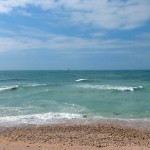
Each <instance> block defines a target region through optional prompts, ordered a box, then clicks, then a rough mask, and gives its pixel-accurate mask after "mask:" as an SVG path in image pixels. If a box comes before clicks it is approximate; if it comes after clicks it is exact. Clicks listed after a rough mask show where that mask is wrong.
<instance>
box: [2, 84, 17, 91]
mask: <svg viewBox="0 0 150 150" xmlns="http://www.w3.org/2000/svg"><path fill="white" fill-rule="evenodd" d="M18 87H19V86H18V85H16V86H3V87H0V91H7V90H16V89H18Z"/></svg>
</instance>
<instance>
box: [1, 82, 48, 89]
mask: <svg viewBox="0 0 150 150" xmlns="http://www.w3.org/2000/svg"><path fill="white" fill-rule="evenodd" d="M46 85H47V84H37V83H33V84H26V85H11V86H1V87H0V91H9V90H17V89H18V88H27V87H38V86H46Z"/></svg>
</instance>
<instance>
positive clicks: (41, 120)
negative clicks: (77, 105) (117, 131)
mask: <svg viewBox="0 0 150 150" xmlns="http://www.w3.org/2000/svg"><path fill="white" fill-rule="evenodd" d="M82 118H83V116H82V115H81V114H70V113H53V112H49V113H43V114H33V115H19V116H7V117H0V125H5V127H6V126H16V125H22V124H36V125H42V124H55V123H63V122H65V120H66V119H67V120H69V119H82Z"/></svg>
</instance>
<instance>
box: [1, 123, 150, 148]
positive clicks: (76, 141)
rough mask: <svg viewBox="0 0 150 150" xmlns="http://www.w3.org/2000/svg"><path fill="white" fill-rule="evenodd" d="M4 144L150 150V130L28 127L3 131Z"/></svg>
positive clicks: (115, 126)
mask: <svg viewBox="0 0 150 150" xmlns="http://www.w3.org/2000/svg"><path fill="white" fill-rule="evenodd" d="M137 126H139V124H137ZM0 141H1V142H0V143H1V144H0V147H1V146H3V147H5V148H6V149H8V150H9V146H10V147H12V146H14V147H20V146H21V147H24V149H30V148H32V149H34V148H35V150H38V149H41V148H47V149H54V150H57V149H68V150H69V149H70V150H75V149H77V147H78V149H87V150H88V149H89V150H90V149H92V150H97V149H98V148H101V149H104V150H105V149H106V150H107V149H108V150H109V149H111V148H115V150H120V149H125V150H128V149H133V150H134V149H135V150H138V149H139V150H140V149H144V150H146V149H150V130H146V128H145V129H141V128H136V127H134V126H132V124H130V125H129V124H124V123H123V122H122V124H121V123H120V122H115V121H114V122H105V121H102V122H98V123H96V122H95V123H90V124H85V123H81V124H79V123H78V124H75V123H74V124H73V123H71V124H53V125H52V124H51V125H39V126H37V125H28V126H22V127H12V128H5V129H3V130H2V128H1V133H0ZM52 147H53V148H52ZM79 147H80V148H79ZM15 149H17V148H15ZM18 149H19V148H18ZM10 150H11V149H10Z"/></svg>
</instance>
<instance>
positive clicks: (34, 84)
mask: <svg viewBox="0 0 150 150" xmlns="http://www.w3.org/2000/svg"><path fill="white" fill-rule="evenodd" d="M46 85H47V84H37V83H32V84H27V85H23V87H36V86H46Z"/></svg>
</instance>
